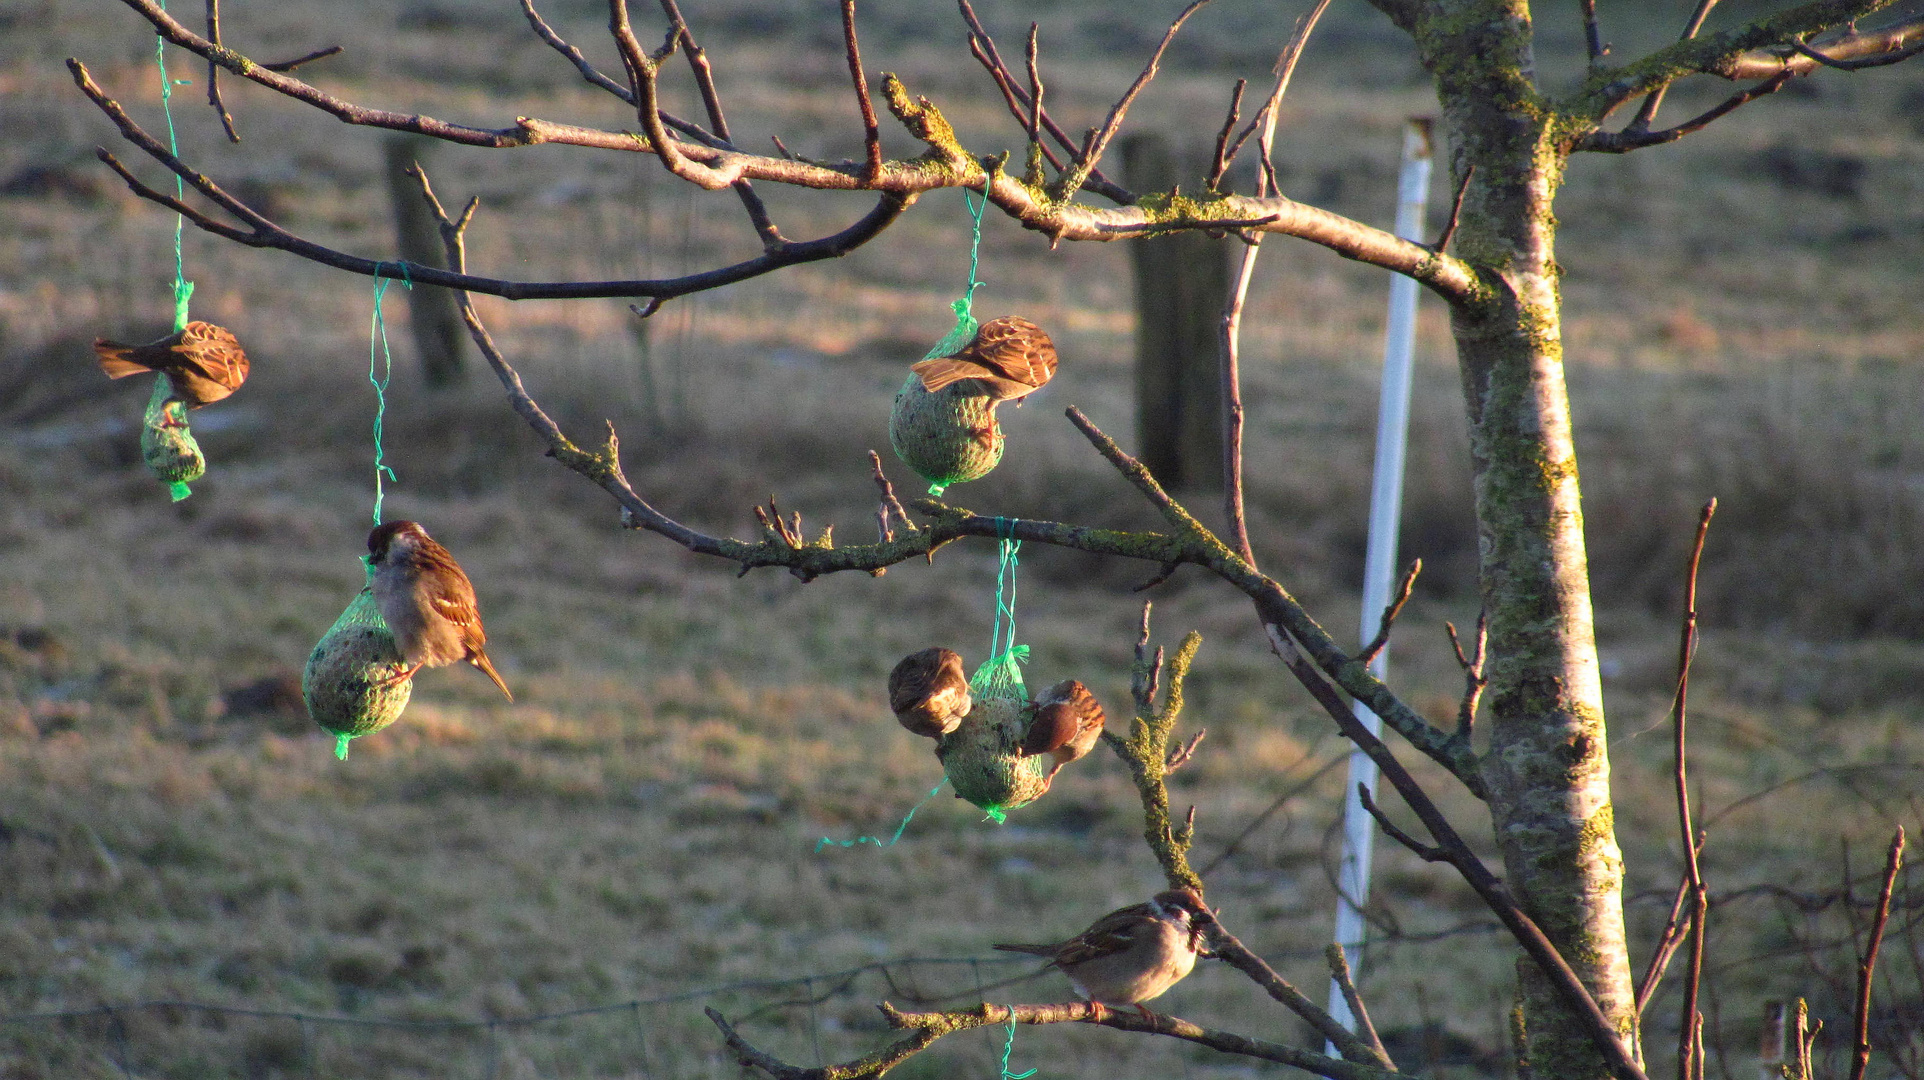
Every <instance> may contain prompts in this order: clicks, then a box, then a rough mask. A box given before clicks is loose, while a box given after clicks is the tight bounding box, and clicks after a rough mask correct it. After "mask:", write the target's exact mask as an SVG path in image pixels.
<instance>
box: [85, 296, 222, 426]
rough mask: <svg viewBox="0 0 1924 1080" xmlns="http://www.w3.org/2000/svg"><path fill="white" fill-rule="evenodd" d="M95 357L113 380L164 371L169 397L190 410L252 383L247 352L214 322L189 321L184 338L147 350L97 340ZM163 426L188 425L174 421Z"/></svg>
mask: <svg viewBox="0 0 1924 1080" xmlns="http://www.w3.org/2000/svg"><path fill="white" fill-rule="evenodd" d="M94 353H95V355H96V357H97V358H98V359H99V361H100V370H101V371H104V372H106V374H107V377H108V378H110V379H124V378H126V377H127V376H129V375H138V374H140V373H141V372H143V371H154V372H159V373H160V374H161V375H162V376H163V377H165V378H166V380H167V385H168V389H169V391H170V392H169V395H168V396H169V397H171V398H173V399H174V400H177V401H179V402H180V403H181V404H182V405H183V406H185V407H186V408H189V409H198V408H200V407H201V406H202V405H206V404H209V403H211V402H215V401H219V400H221V399H222V398H224V397H227V396H228V395H230V394H232V393H233V392H234V391H236V390H239V389H240V387H241V384H242V383H244V382H246V381H247V370H248V363H247V353H246V352H244V351H242V349H241V346H240V342H239V341H237V340H236V339H235V338H234V335H233V333H232V332H231V331H229V330H228V329H227V328H226V327H222V326H215V325H214V324H213V323H205V322H199V321H195V322H190V323H188V324H187V325H186V327H185V328H183V329H182V330H181V331H180V332H179V333H175V334H169V335H167V336H166V337H164V338H161V339H160V340H158V341H150V342H148V343H147V344H145V345H123V344H121V343H120V342H118V341H109V340H107V339H106V338H95V339H94ZM163 423H164V424H166V425H170V426H182V425H183V422H182V421H180V420H176V419H173V418H171V417H170V418H168V419H167V420H165V421H164V422H163Z"/></svg>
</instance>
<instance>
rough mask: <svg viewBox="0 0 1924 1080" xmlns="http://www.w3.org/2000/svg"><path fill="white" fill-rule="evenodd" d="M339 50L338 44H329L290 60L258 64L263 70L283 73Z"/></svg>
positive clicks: (331, 54)
mask: <svg viewBox="0 0 1924 1080" xmlns="http://www.w3.org/2000/svg"><path fill="white" fill-rule="evenodd" d="M340 51H341V47H340V46H339V45H329V46H327V47H326V48H324V49H315V50H314V51H313V52H311V53H303V54H301V55H300V56H296V57H295V58H294V59H292V60H281V61H278V62H276V63H272V64H262V65H260V66H261V68H262V70H264V71H272V72H275V73H276V74H283V75H284V74H286V73H287V72H290V71H293V70H294V69H295V68H297V67H300V66H301V65H302V64H311V63H313V62H314V61H316V60H325V59H327V58H328V57H330V56H333V55H335V54H336V53H338V52H340Z"/></svg>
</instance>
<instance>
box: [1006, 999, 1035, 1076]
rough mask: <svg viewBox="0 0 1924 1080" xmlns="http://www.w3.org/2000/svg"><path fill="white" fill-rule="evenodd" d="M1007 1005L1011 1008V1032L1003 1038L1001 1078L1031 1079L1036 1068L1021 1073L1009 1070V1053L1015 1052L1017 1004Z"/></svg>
mask: <svg viewBox="0 0 1924 1080" xmlns="http://www.w3.org/2000/svg"><path fill="white" fill-rule="evenodd" d="M1005 1007H1006V1008H1007V1009H1008V1010H1009V1034H1008V1037H1007V1038H1005V1039H1003V1040H1002V1077H1001V1080H1029V1077H1031V1076H1034V1075H1035V1073H1036V1071H1035V1070H1034V1069H1030V1070H1029V1071H1028V1072H1019V1073H1018V1072H1010V1071H1009V1055H1010V1054H1013V1053H1015V1006H1013V1005H1009V1006H1005Z"/></svg>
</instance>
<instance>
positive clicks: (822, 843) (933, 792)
mask: <svg viewBox="0 0 1924 1080" xmlns="http://www.w3.org/2000/svg"><path fill="white" fill-rule="evenodd" d="M946 782H947V781H944V783H946ZM941 793H942V785H941V784H937V785H935V786H934V787H932V788H930V789H929V793H928V794H927V795H924V796H922V801H921V802H918V803H916V804H915V805H914V806H911V807H909V812H908V813H906V814H904V815H902V823H901V824H900V825H897V826H896V827H895V834H894V835H892V836H890V837H889V838H888V839H887V840H877V839H876V838H875V837H873V836H858V837H856V838H855V839H853V840H835V839H831V838H830V837H826V836H824V837H822V838H821V840H819V841H817V842H816V844H815V851H816V853H817V854H820V853H821V850H822V849H823V848H825V847H830V846H833V847H859V846H861V845H862V844H874V845H875V846H876V847H883V848H885V847H894V846H895V842H896V841H897V840H900V839H902V833H903V831H904V830H906V829H907V828H908V827H909V822H910V821H911V820H913V819H914V818H915V812H916V811H917V810H920V809H922V808H923V807H924V806H927V805H928V804H929V800H930V799H933V798H935V797H936V796H937V795H939V794H941Z"/></svg>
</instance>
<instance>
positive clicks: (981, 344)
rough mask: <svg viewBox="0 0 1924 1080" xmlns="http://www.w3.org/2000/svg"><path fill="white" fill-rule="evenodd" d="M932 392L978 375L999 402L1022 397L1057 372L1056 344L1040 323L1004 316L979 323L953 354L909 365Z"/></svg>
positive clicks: (1019, 400)
mask: <svg viewBox="0 0 1924 1080" xmlns="http://www.w3.org/2000/svg"><path fill="white" fill-rule="evenodd" d="M909 370H910V371H913V372H915V373H916V374H917V375H920V376H922V388H923V389H924V390H927V391H928V392H929V393H931V394H933V393H935V392H936V391H937V390H940V389H942V388H943V387H945V386H947V385H949V384H950V383H952V382H957V381H959V380H962V379H980V380H981V381H982V384H983V385H984V386H985V387H987V388H988V391H989V395H990V396H991V397H993V398H995V400H997V401H1014V402H1016V403H1017V404H1018V405H1020V404H1021V402H1022V399H1023V398H1025V397H1028V396H1029V395H1030V394H1033V393H1035V392H1036V391H1037V390H1040V389H1041V388H1042V386H1043V384H1044V383H1047V382H1048V381H1049V380H1050V379H1052V378H1054V377H1055V373H1056V347H1055V343H1054V342H1052V341H1050V340H1049V335H1048V334H1046V333H1044V332H1043V330H1042V328H1041V327H1040V326H1037V325H1036V324H1034V323H1032V322H1030V321H1029V320H1027V319H1022V318H1017V317H1016V316H1014V315H1005V316H1003V317H1002V318H1000V319H992V320H990V321H989V322H986V323H983V324H982V329H980V330H978V331H976V334H975V340H974V341H971V342H969V344H968V346H967V347H965V348H964V349H963V350H962V351H961V352H959V353H956V354H955V355H954V356H944V357H939V358H937V359H934V360H923V361H920V362H918V363H914V364H910V365H909Z"/></svg>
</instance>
